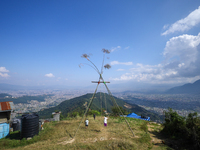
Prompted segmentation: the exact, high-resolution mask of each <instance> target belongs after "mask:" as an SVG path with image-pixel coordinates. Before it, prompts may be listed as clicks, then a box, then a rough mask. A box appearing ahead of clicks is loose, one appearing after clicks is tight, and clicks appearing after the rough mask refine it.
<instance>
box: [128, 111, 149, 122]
mask: <svg viewBox="0 0 200 150" xmlns="http://www.w3.org/2000/svg"><path fill="white" fill-rule="evenodd" d="M126 117H130V118H136V119H141V120H147V121H150V117H143V118H142V117H141V116H138V115H137V114H135V113H130V114H128V115H127V116H126Z"/></svg>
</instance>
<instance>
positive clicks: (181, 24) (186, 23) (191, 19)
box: [162, 6, 200, 35]
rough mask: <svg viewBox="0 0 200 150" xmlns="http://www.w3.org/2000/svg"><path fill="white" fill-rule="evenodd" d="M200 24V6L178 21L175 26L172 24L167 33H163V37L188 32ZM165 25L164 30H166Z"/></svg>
mask: <svg viewBox="0 0 200 150" xmlns="http://www.w3.org/2000/svg"><path fill="white" fill-rule="evenodd" d="M199 23H200V6H199V7H198V8H197V9H195V10H194V11H193V12H191V13H190V14H189V15H188V16H187V17H185V18H183V19H181V20H178V21H177V22H175V23H174V24H172V25H171V26H170V27H169V29H168V30H167V31H165V32H164V33H162V35H167V34H169V33H174V32H176V31H182V32H183V31H187V30H189V29H191V28H192V27H194V26H196V25H197V24H199ZM166 27H167V26H166V25H165V26H164V27H163V28H166Z"/></svg>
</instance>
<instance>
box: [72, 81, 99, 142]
mask: <svg viewBox="0 0 200 150" xmlns="http://www.w3.org/2000/svg"><path fill="white" fill-rule="evenodd" d="M98 86H99V84H97V87H96V90H95V92H94V93H93V96H92V98H91V100H90V102H89V104H88V107H87V108H86V110H85V113H84V115H83V117H82V119H81V122H80V123H79V126H78V128H77V130H76V132H75V134H74V136H73V138H74V137H75V136H76V133H77V132H78V130H79V128H80V126H81V123H82V122H83V119H84V118H85V115H86V113H87V112H88V109H89V107H90V105H91V104H92V102H93V99H94V96H95V94H96V92H97V89H98ZM73 138H72V139H73Z"/></svg>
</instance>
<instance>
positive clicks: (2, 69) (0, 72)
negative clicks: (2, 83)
mask: <svg viewBox="0 0 200 150" xmlns="http://www.w3.org/2000/svg"><path fill="white" fill-rule="evenodd" d="M5 72H9V70H7V69H6V68H5V67H0V77H3V78H7V77H9V75H8V74H7V73H5Z"/></svg>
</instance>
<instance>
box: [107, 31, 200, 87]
mask: <svg viewBox="0 0 200 150" xmlns="http://www.w3.org/2000/svg"><path fill="white" fill-rule="evenodd" d="M163 56H164V58H165V60H164V61H163V62H162V63H161V64H158V65H144V64H140V63H138V64H136V65H134V67H133V68H131V69H130V70H129V72H127V73H125V74H123V75H121V76H120V77H117V78H111V80H126V81H128V80H132V81H138V82H148V83H185V82H193V81H195V80H197V79H200V67H199V64H200V33H199V34H198V35H197V36H193V35H187V34H184V35H180V36H177V37H173V38H171V39H170V40H169V41H168V42H167V43H166V46H165V49H164V51H163ZM112 63H113V64H120V63H119V62H117V61H114V62H112Z"/></svg>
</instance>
